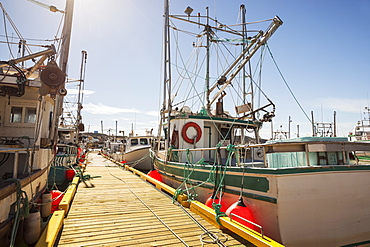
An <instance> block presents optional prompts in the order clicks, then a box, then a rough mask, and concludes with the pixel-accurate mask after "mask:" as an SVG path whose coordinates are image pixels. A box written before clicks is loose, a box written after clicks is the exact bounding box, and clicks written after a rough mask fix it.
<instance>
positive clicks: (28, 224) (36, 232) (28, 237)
mask: <svg viewBox="0 0 370 247" xmlns="http://www.w3.org/2000/svg"><path fill="white" fill-rule="evenodd" d="M40 229H41V221H40V212H39V211H33V212H30V214H29V215H28V217H27V218H25V219H24V226H23V240H24V242H25V243H26V244H28V245H32V244H35V243H36V242H37V240H39V237H40Z"/></svg>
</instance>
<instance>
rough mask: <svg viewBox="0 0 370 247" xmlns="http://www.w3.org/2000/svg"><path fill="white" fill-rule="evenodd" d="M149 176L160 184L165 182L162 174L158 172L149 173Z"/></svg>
mask: <svg viewBox="0 0 370 247" xmlns="http://www.w3.org/2000/svg"><path fill="white" fill-rule="evenodd" d="M148 176H149V177H151V178H154V179H155V180H157V181H159V182H163V180H162V177H161V174H160V173H159V172H158V171H157V170H151V171H150V172H148Z"/></svg>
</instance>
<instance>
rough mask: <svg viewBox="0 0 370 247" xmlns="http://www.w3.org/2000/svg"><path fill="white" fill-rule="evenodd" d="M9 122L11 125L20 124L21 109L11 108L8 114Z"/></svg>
mask: <svg viewBox="0 0 370 247" xmlns="http://www.w3.org/2000/svg"><path fill="white" fill-rule="evenodd" d="M10 122H11V123H21V122H22V107H14V106H13V107H12V110H11V112H10Z"/></svg>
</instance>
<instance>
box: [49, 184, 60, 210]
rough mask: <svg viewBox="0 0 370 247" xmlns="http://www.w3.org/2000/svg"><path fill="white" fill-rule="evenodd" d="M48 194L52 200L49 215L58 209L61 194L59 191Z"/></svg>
mask: <svg viewBox="0 0 370 247" xmlns="http://www.w3.org/2000/svg"><path fill="white" fill-rule="evenodd" d="M50 193H51V198H52V199H53V202H52V203H51V213H54V211H56V210H58V209H59V203H60V202H61V201H62V199H63V192H61V191H59V190H52V191H50Z"/></svg>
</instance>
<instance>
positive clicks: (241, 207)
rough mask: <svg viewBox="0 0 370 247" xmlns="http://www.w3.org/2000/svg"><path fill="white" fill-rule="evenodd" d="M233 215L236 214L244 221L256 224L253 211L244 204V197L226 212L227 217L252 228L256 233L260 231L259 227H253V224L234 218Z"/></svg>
mask: <svg viewBox="0 0 370 247" xmlns="http://www.w3.org/2000/svg"><path fill="white" fill-rule="evenodd" d="M231 214H235V215H237V216H239V217H242V218H243V219H246V220H249V221H251V222H253V223H255V220H254V217H253V214H252V211H251V210H250V208H249V207H247V206H246V205H245V204H244V202H243V198H242V197H240V198H239V200H238V201H237V202H235V203H234V204H233V205H231V206H230V207H229V208H228V209H227V210H226V215H227V216H229V217H230V218H232V219H233V220H235V221H237V222H239V223H240V224H242V225H244V226H246V227H248V228H250V229H253V230H255V231H259V228H258V227H257V226H255V225H252V224H250V223H248V222H247V221H245V220H242V219H240V218H238V217H236V216H232V215H231Z"/></svg>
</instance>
